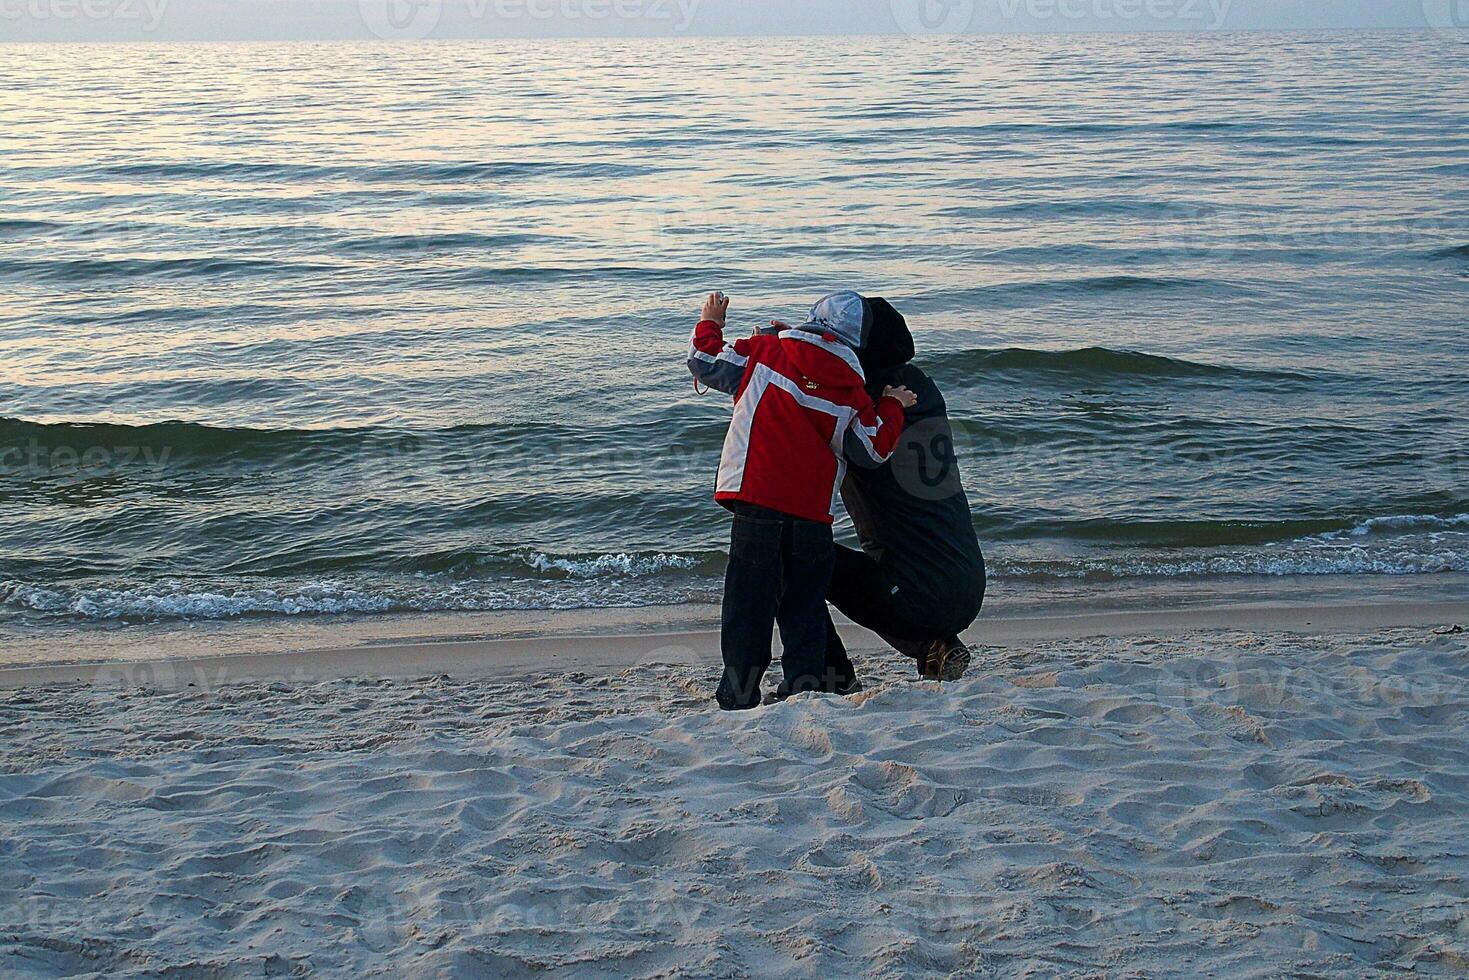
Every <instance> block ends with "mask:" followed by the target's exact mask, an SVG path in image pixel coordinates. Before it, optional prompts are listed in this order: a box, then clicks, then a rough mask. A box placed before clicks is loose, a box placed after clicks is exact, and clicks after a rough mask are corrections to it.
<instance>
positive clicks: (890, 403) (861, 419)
mask: <svg viewBox="0 0 1469 980" xmlns="http://www.w3.org/2000/svg"><path fill="white" fill-rule="evenodd" d="M863 398H864V400H866V401H867V405H866V407H864V408H862V409H859V410H858V412H857V414H856V415H854V416H852V422H851V424H850V425H848V426H847V431H846V433H845V434H844V435H843V436H842V455H843V456H845V457H846V458H847V460H848V461H849V462H852V463H855V464H856V465H858V466H862V467H865V468H867V469H876V468H877V467H879V466H881V465H882V464H883V463H886V462H887V461H888V460H889V459H891V458H892V455H893V451H894V450H896V449H897V448H898V439H899V438H900V437H901V436H902V435H903V410H904V409H905V408H911V407H912V406H913V405H915V404H917V402H918V398H917V396H915V395H914V394H913V392H911V391H909V390H908V389H907V388H893V387H889V388H886V389H885V390H884V391H883V393H882V397H881V398H879V399H878V400H877V402H876V403H873V402H872V401H871V400H870V399H867V397H866V394H865V393H864V394H863Z"/></svg>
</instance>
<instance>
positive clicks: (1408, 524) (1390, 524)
mask: <svg viewBox="0 0 1469 980" xmlns="http://www.w3.org/2000/svg"><path fill="white" fill-rule="evenodd" d="M1458 528H1469V514H1454V515H1453V516H1451V517H1438V516H1435V515H1433V514H1391V515H1388V516H1386V517H1369V518H1367V519H1366V520H1365V521H1362V522H1361V523H1359V524H1357V525H1356V526H1355V527H1353V528H1351V529H1350V530H1348V531H1346V532H1343V533H1345V534H1346V535H1349V536H1351V537H1354V538H1362V537H1366V536H1367V535H1369V534H1372V533H1374V532H1377V531H1453V530H1456V529H1458ZM1338 536H1340V535H1322V536H1321V537H1322V538H1326V539H1330V538H1332V537H1338Z"/></svg>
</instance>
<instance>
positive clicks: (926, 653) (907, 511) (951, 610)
mask: <svg viewBox="0 0 1469 980" xmlns="http://www.w3.org/2000/svg"><path fill="white" fill-rule="evenodd" d="M866 302H867V303H868V305H869V307H870V310H871V313H872V324H871V330H870V333H869V335H868V338H867V343H866V345H865V346H864V347H863V349H862V350H861V351H860V353H859V355H858V356H859V358H860V360H861V362H862V368H863V371H864V373H865V374H866V378H867V386H868V390H869V392H871V391H877V392H881V391H882V389H883V387H884V386H886V385H895V386H896V385H902V386H905V387H907V388H908V389H909V390H910V391H912V392H913V393H914V394H916V395H917V396H918V402H917V404H916V405H914V406H913V407H912V408H909V409H907V411H906V413H905V416H906V418H905V425H904V430H903V435H902V438H901V440H900V441H899V443H898V449H897V451H896V452H895V453H893V456H892V458H891V459H890V460H889V461H888V462H886V463H884V464H882V465H881V466H876V467H873V464H872V461H871V460H867V461H866V466H865V467H864V465H863V461H862V460H861V459H858V458H853V459H851V460H850V462H851V463H852V464H853V465H852V466H850V467H849V468H848V472H847V477H846V480H845V481H844V482H843V483H842V488H841V493H842V502H843V503H844V504H845V505H846V509H847V513H848V514H849V515H850V516H851V518H852V522H853V524H855V525H856V529H857V536H858V540H859V542H860V543H861V546H862V550H861V551H856V550H854V549H851V548H844V547H841V546H838V548H837V556H836V568H835V571H834V573H833V575H832V582H831V587H830V588H829V589H828V591H827V601H828V602H829V603H830V604H831V605H833V606H836V608H837V609H839V610H841V612H842V614H843V615H845V616H846V617H847V618H848V619H850V620H852V621H853V622H855V623H857V624H858V625H861V626H865V627H867V628H868V629H870V630H872V631H873V632H875V633H877V634H878V635H880V636H882V637H883V639H884V640H886V641H887V642H888V643H890V644H891V645H892V646H893V647H895V648H896V649H897V650H899V651H901V652H903V653H905V654H907V655H908V656H911V657H913V658H914V659H915V660H916V661H917V662H918V670H919V672H920V673H921V674H923V676H925V677H931V678H936V679H939V680H957V679H958V678H959V677H961V676H963V674H964V671H965V670H966V669H967V668H968V666H969V651H968V650H967V649H966V648H965V646H964V644H963V643H962V642H961V641H960V639H959V634H960V633H961V632H963V631H964V630H965V629H967V628H968V627H969V626H970V624H972V623H973V622H974V621H975V619H976V618H978V616H979V610H980V606H981V604H982V603H983V602H984V589H985V570H984V555H983V554H982V553H981V551H980V547H979V540H978V538H977V537H976V535H975V533H974V519H973V516H972V515H971V513H970V510H969V500H968V498H967V497H966V496H965V494H964V485H963V482H962V481H961V480H960V477H959V462H958V460H957V459H956V458H955V452H954V433H953V430H952V429H951V427H950V425H949V417H948V409H947V406H946V405H945V404H944V397H943V395H942V394H940V393H939V390H938V387H937V386H936V385H935V384H934V383H933V381H932V380H931V379H930V378H929V377H928V375H927V374H925V373H924V372H923V371H922V370H920V369H919V368H918V367H916V366H914V365H913V364H912V363H911V361H912V359H913V354H914V349H913V335H912V334H911V333H910V332H909V330H908V324H907V322H906V321H905V320H904V319H903V316H902V314H900V313H899V312H898V311H897V310H896V309H894V308H893V306H892V304H890V303H888V302H887V301H886V300H884V299H881V298H871V299H868V300H867V301H866ZM828 619H829V617H828ZM826 670H827V677H828V678H829V679H831V681H832V682H833V686H834V688H835V689H836V690H838V691H844V692H845V691H850V690H854V689H856V687H857V686H858V685H857V673H856V668H855V667H854V666H853V664H852V661H851V659H850V658H849V657H848V656H847V650H846V647H845V646H844V645H843V643H842V638H841V636H840V635H839V634H838V633H837V630H836V626H835V624H833V623H830V622H828V629H827V654H826Z"/></svg>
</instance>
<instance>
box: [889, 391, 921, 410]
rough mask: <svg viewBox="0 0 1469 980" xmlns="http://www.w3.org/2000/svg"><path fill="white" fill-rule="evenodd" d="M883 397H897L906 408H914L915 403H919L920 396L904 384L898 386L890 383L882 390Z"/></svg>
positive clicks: (899, 402)
mask: <svg viewBox="0 0 1469 980" xmlns="http://www.w3.org/2000/svg"><path fill="white" fill-rule="evenodd" d="M882 397H884V398H896V399H897V400H898V404H899V405H902V406H903V407H904V408H912V407H913V406H914V405H917V404H918V396H917V395H915V394H913V392H911V391H909V390H908V389H907V388H906V387H904V386H903V385H898V386H897V387H893V386H892V385H888V386H887V387H886V388H884V389H883V390H882Z"/></svg>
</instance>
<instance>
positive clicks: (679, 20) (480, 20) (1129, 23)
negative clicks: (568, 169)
mask: <svg viewBox="0 0 1469 980" xmlns="http://www.w3.org/2000/svg"><path fill="white" fill-rule="evenodd" d="M1444 26H1459V27H1466V26H1469V0H0V41H111V40H132V41H137V40H154V41H184V40H206V41H207V40H246V39H365V40H372V39H376V38H382V39H386V40H416V39H420V38H425V37H426V38H463V37H564V36H649V35H651V36H665V37H679V36H690V37H692V36H707V35H716V36H717V35H756V36H759V35H822V34H891V35H895V36H903V35H917V36H927V35H932V34H937V35H944V34H963V33H988V32H1006V33H1008V32H1034V31H1040V32H1076V31H1124V32H1127V31H1145V30H1175V31H1219V30H1224V31H1231V30H1236V31H1237V30H1281V29H1287V30H1289V29H1368V28H1406V29H1414V28H1418V29H1422V28H1425V27H1444ZM1466 50H1469V49H1466Z"/></svg>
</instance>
